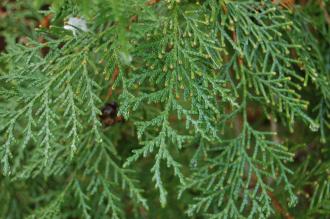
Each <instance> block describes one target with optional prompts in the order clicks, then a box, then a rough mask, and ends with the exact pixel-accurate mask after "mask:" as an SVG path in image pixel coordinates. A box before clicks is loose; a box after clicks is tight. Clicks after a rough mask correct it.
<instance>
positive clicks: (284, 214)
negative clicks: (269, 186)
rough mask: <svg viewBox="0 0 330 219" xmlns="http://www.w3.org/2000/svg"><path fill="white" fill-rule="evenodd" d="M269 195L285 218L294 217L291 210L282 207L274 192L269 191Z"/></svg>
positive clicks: (292, 218) (290, 218) (291, 218)
mask: <svg viewBox="0 0 330 219" xmlns="http://www.w3.org/2000/svg"><path fill="white" fill-rule="evenodd" d="M268 195H269V197H270V198H271V200H272V203H273V206H274V208H275V209H276V210H277V211H278V212H279V213H280V214H281V215H283V217H284V218H285V219H294V217H293V216H291V215H290V213H289V212H286V210H285V209H284V208H283V207H282V205H281V203H280V202H279V201H278V200H277V198H276V196H275V195H274V194H273V193H272V192H268Z"/></svg>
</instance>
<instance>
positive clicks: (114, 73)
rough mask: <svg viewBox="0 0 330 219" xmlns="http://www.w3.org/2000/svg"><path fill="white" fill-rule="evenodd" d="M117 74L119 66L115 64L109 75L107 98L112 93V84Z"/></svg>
mask: <svg viewBox="0 0 330 219" xmlns="http://www.w3.org/2000/svg"><path fill="white" fill-rule="evenodd" d="M118 75H119V67H118V65H116V66H115V68H114V70H113V74H112V77H111V81H110V86H109V90H108V94H107V99H110V98H111V96H112V93H113V90H112V86H113V84H114V83H115V81H116V80H117V78H118Z"/></svg>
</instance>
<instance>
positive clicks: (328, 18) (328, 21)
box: [318, 0, 330, 25]
mask: <svg viewBox="0 0 330 219" xmlns="http://www.w3.org/2000/svg"><path fill="white" fill-rule="evenodd" d="M318 2H319V5H320V7H321V9H322V10H323V13H324V17H325V21H326V22H327V23H328V25H330V15H329V13H328V11H327V9H326V8H325V4H324V2H323V1H322V0H318Z"/></svg>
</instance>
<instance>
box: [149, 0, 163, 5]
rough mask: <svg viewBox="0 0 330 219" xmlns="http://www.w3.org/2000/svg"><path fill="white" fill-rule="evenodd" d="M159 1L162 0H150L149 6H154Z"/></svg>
mask: <svg viewBox="0 0 330 219" xmlns="http://www.w3.org/2000/svg"><path fill="white" fill-rule="evenodd" d="M158 2H160V0H149V1H147V2H146V5H147V6H152V5H154V4H157V3H158Z"/></svg>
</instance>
